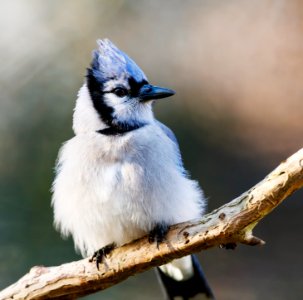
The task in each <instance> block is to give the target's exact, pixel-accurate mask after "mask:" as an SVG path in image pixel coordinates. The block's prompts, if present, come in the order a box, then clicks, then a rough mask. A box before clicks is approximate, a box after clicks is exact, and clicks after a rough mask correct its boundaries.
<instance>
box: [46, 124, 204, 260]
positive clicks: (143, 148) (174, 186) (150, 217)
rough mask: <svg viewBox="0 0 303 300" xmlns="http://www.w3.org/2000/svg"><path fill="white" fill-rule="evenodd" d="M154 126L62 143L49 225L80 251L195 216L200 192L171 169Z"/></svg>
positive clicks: (168, 147) (167, 144) (170, 153)
mask: <svg viewBox="0 0 303 300" xmlns="http://www.w3.org/2000/svg"><path fill="white" fill-rule="evenodd" d="M177 160H178V157H177V154H176V153H175V148H174V145H173V143H172V141H171V140H170V139H169V138H168V137H167V136H166V135H165V134H164V133H163V132H162V130H161V129H160V128H159V127H158V126H157V125H156V124H153V125H148V126H145V127H143V128H141V129H139V130H135V131H133V132H130V133H127V134H125V135H123V136H114V137H108V136H103V135H101V134H98V133H90V134H88V133H86V134H78V135H76V136H75V137H74V138H73V139H71V140H69V141H68V142H67V143H65V144H64V146H63V147H62V149H61V151H60V154H59V167H58V171H57V176H56V179H55V181H54V185H53V199H52V204H53V206H54V214H55V224H56V226H57V227H58V228H60V230H61V232H62V233H63V234H64V235H69V234H72V236H73V238H74V241H75V245H76V248H77V249H79V250H80V251H81V253H82V254H83V255H84V256H85V255H91V254H92V253H93V252H94V251H96V250H98V249H99V248H101V247H103V246H105V245H106V244H109V243H112V242H116V243H117V244H118V245H119V244H123V243H126V242H128V241H130V240H132V239H134V238H137V237H140V236H142V235H143V234H145V233H147V232H148V231H150V230H151V229H152V228H153V227H154V226H155V224H157V223H161V222H164V223H166V224H173V223H177V222H183V221H186V220H189V219H193V218H197V217H199V216H200V215H201V213H202V211H203V203H204V199H203V195H202V192H201V190H200V189H199V187H198V185H197V183H196V182H195V181H192V180H189V179H188V178H186V177H185V176H184V175H182V173H181V172H180V170H179V168H178V167H177Z"/></svg>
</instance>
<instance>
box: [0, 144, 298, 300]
mask: <svg viewBox="0 0 303 300" xmlns="http://www.w3.org/2000/svg"><path fill="white" fill-rule="evenodd" d="M302 186H303V149H301V150H300V151H298V152H297V153H295V154H294V155H292V156H291V157H289V158H288V159H287V160H286V161H284V162H282V163H281V164H280V165H279V166H278V167H277V168H276V169H275V170H274V171H272V172H271V173H270V174H269V175H268V176H267V177H266V178H265V179H264V180H262V181H261V182H260V183H258V184H257V185H255V186H254V187H252V188H251V189H250V190H248V191H247V192H245V193H243V194H242V195H241V196H239V197H238V198H236V199H234V200H232V201H231V202H229V203H227V204H225V205H223V206H221V207H220V208H218V209H216V210H214V211H213V212H211V213H209V214H207V215H205V216H203V218H202V219H200V220H196V221H191V222H186V223H182V224H177V225H174V226H172V227H171V228H170V230H169V233H168V235H167V241H166V242H164V243H162V244H160V246H159V249H157V246H156V245H155V244H149V242H148V238H147V237H143V238H141V239H138V240H136V241H133V242H131V243H129V244H127V245H124V246H122V247H120V248H117V249H114V250H113V251H112V252H111V254H110V255H109V256H108V257H107V258H106V260H105V263H103V264H101V265H100V270H99V271H98V270H97V268H96V265H95V263H90V262H89V261H88V259H82V260H79V261H76V262H71V263H67V264H63V265H61V266H57V267H43V266H37V267H33V268H32V269H31V270H30V272H29V273H28V274H26V275H25V276H24V277H22V278H21V279H20V280H19V281H18V282H16V283H15V284H13V285H11V286H9V287H8V288H6V289H5V290H3V291H2V292H0V299H1V300H2V299H28V300H29V299H31V300H33V299H60V298H64V299H74V298H76V297H79V296H84V295H87V294H90V293H93V292H96V291H99V290H103V289H106V288H108V287H110V286H112V285H114V284H116V283H118V282H120V281H122V280H124V279H126V278H127V277H129V276H131V275H134V274H136V273H139V272H143V271H146V270H148V269H150V268H152V267H154V266H160V265H162V264H164V263H167V262H169V261H171V260H173V259H175V258H180V257H182V256H185V255H187V254H190V253H193V252H198V251H201V250H204V249H208V248H211V247H214V246H225V247H233V246H234V245H236V244H237V243H242V244H247V245H251V246H254V245H262V244H264V242H263V241H262V240H261V239H259V238H257V237H255V236H253V234H252V230H253V228H254V227H255V226H256V225H257V224H258V222H259V221H260V220H261V219H262V218H263V217H264V216H266V215H267V214H269V213H270V212H271V211H272V210H273V209H274V208H275V207H277V206H278V205H279V204H280V203H281V202H282V201H283V200H284V199H285V198H286V197H288V196H289V195H291V194H292V193H293V192H294V191H296V190H297V189H299V188H301V187H302Z"/></svg>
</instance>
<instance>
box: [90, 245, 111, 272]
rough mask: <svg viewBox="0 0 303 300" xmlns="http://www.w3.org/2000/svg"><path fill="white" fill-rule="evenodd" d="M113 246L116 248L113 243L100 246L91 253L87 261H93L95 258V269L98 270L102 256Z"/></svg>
mask: <svg viewBox="0 0 303 300" xmlns="http://www.w3.org/2000/svg"><path fill="white" fill-rule="evenodd" d="M114 248H116V244H115V243H111V244H108V245H106V246H104V247H102V248H101V249H99V250H97V251H96V252H95V253H94V254H93V256H92V257H91V258H90V259H89V262H93V261H94V260H95V261H96V266H97V269H98V270H99V264H101V263H102V261H103V258H104V257H106V256H107V255H108V254H109V253H110V252H111V251H112V250H113V249H114Z"/></svg>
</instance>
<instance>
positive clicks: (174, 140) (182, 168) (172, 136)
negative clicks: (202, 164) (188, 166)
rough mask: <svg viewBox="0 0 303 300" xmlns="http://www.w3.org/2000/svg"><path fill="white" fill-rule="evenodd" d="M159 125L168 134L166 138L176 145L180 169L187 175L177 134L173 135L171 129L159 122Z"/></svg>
mask: <svg viewBox="0 0 303 300" xmlns="http://www.w3.org/2000/svg"><path fill="white" fill-rule="evenodd" d="M157 124H158V125H159V127H160V128H161V129H162V131H163V132H164V133H165V134H166V136H167V137H168V138H169V139H170V140H171V141H172V142H173V143H174V145H175V151H176V154H177V157H178V158H177V160H178V161H177V164H178V167H179V168H180V170H181V172H182V173H183V174H184V175H185V174H186V171H185V169H184V166H183V162H182V157H181V152H180V147H179V143H178V141H177V138H176V136H175V134H174V133H173V131H172V130H171V129H170V128H168V127H167V126H166V125H164V124H163V123H161V122H159V121H157Z"/></svg>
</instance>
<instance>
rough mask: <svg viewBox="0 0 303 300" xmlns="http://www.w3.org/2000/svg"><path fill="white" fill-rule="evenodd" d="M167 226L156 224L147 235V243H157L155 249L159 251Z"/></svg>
mask: <svg viewBox="0 0 303 300" xmlns="http://www.w3.org/2000/svg"><path fill="white" fill-rule="evenodd" d="M168 229H169V226H168V225H166V224H157V225H156V226H155V227H154V229H153V230H152V231H151V232H150V233H149V235H148V241H149V243H154V242H156V243H157V248H158V249H159V245H160V243H162V242H163V241H164V240H165V238H166V234H167V232H168Z"/></svg>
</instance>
